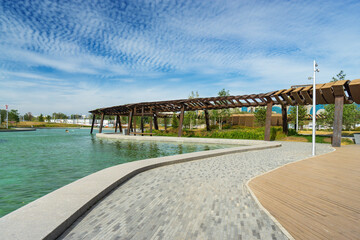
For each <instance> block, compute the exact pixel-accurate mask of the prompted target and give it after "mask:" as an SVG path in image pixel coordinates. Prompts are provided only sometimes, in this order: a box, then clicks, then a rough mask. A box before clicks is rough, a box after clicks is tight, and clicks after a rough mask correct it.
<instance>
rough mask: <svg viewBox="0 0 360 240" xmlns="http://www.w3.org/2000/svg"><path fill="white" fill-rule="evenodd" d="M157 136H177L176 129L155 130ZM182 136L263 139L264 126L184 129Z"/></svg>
mask: <svg viewBox="0 0 360 240" xmlns="http://www.w3.org/2000/svg"><path fill="white" fill-rule="evenodd" d="M156 135H158V136H174V137H175V136H177V131H176V130H173V131H168V132H166V133H165V132H164V131H156ZM183 136H184V137H202V138H229V139H255V140H264V128H247V127H243V128H241V129H230V130H212V131H209V132H208V131H206V130H202V131H191V130H184V131H183Z"/></svg>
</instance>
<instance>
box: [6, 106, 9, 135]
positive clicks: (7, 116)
mask: <svg viewBox="0 0 360 240" xmlns="http://www.w3.org/2000/svg"><path fill="white" fill-rule="evenodd" d="M6 129H9V110H8V106H7V105H6Z"/></svg>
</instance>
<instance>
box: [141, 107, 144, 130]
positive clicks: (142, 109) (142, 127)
mask: <svg viewBox="0 0 360 240" xmlns="http://www.w3.org/2000/svg"><path fill="white" fill-rule="evenodd" d="M141 133H144V107H142V108H141ZM142 136H143V134H142Z"/></svg>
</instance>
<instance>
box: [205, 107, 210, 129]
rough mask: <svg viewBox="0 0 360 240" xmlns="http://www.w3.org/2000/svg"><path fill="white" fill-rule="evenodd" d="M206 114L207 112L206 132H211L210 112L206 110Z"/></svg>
mask: <svg viewBox="0 0 360 240" xmlns="http://www.w3.org/2000/svg"><path fill="white" fill-rule="evenodd" d="M204 112H205V123H206V131H210V123H209V112H208V110H206V109H205V110H204Z"/></svg>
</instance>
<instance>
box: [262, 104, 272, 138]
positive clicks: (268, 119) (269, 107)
mask: <svg viewBox="0 0 360 240" xmlns="http://www.w3.org/2000/svg"><path fill="white" fill-rule="evenodd" d="M272 106H273V102H268V103H267V105H266V120H265V139H264V140H265V141H270V128H271V113H272Z"/></svg>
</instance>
